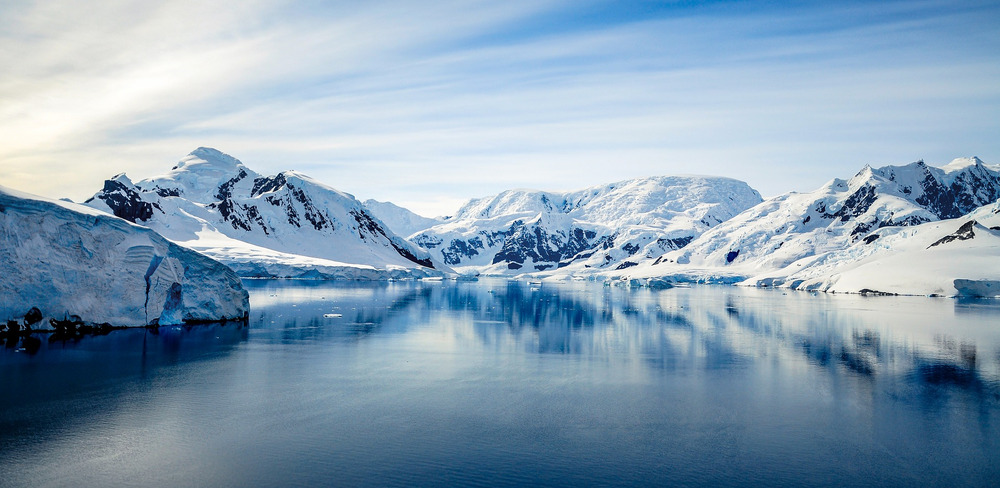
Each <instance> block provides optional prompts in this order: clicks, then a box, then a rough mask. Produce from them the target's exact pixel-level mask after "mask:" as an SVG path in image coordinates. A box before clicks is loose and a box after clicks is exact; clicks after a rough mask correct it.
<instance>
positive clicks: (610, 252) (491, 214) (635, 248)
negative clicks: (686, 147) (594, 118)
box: [410, 176, 761, 274]
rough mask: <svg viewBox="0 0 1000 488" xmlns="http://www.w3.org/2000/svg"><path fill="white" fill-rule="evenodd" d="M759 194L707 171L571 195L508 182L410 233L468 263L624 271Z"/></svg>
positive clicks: (680, 243)
mask: <svg viewBox="0 0 1000 488" xmlns="http://www.w3.org/2000/svg"><path fill="white" fill-rule="evenodd" d="M760 201H761V197H760V194H758V193H757V191H755V190H754V189H753V188H750V186H748V185H747V184H746V183H744V182H742V181H737V180H733V179H729V178H721V177H707V176H659V177H652V178H641V179H635V180H628V181H622V182H618V183H611V184H607V185H601V186H595V187H591V188H586V189H583V190H579V191H574V192H566V193H556V192H545V191H537V190H510V191H505V192H503V193H500V194H498V195H494V196H490V197H486V198H479V199H475V200H471V201H469V202H468V203H466V204H465V205H464V206H463V207H462V208H461V209H459V210H458V212H457V213H456V214H455V215H454V216H453V217H450V218H448V219H447V220H445V221H443V222H440V223H436V224H435V225H433V226H432V227H429V228H427V229H424V230H421V231H418V232H415V233H413V234H411V235H410V240H412V241H413V242H414V243H416V244H418V245H420V246H421V247H423V248H425V249H427V250H429V251H430V252H431V253H432V255H434V256H435V257H436V258H438V259H440V260H441V261H443V262H444V263H445V264H447V265H449V266H454V267H456V269H460V270H466V271H471V270H475V271H478V272H485V273H493V274H520V273H524V272H536V271H548V270H556V269H564V268H565V269H566V270H573V271H581V272H583V271H587V270H623V269H627V268H628V267H630V266H634V265H636V264H638V262H640V261H641V260H644V259H655V258H657V257H659V256H661V255H663V253H665V252H667V251H671V250H675V249H680V248H682V247H684V246H685V245H687V244H688V243H689V242H691V240H692V239H694V238H696V237H697V236H699V235H701V233H703V232H705V231H706V230H708V229H710V228H712V227H713V226H715V225H718V224H720V223H722V222H725V221H726V220H728V219H730V218H732V217H733V216H734V215H736V214H738V213H740V212H741V211H743V210H746V209H747V208H749V207H751V206H753V205H755V204H757V203H759V202H760Z"/></svg>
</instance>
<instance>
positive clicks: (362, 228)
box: [306, 210, 434, 269]
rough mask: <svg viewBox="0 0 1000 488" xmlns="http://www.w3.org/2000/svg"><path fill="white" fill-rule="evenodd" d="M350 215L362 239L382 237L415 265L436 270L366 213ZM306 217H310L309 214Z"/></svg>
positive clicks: (356, 212)
mask: <svg viewBox="0 0 1000 488" xmlns="http://www.w3.org/2000/svg"><path fill="white" fill-rule="evenodd" d="M350 214H351V216H352V217H354V220H355V221H356V222H357V223H358V235H359V236H360V237H361V239H365V237H366V235H367V236H368V237H372V238H374V237H376V236H381V237H382V238H384V239H385V240H387V241H389V245H391V246H392V248H393V249H395V250H396V252H397V253H399V255H400V256H402V257H404V258H406V259H408V260H410V261H412V262H414V263H417V264H419V265H421V266H424V267H427V268H431V269H433V268H434V263H433V262H431V260H430V258H418V257H417V256H415V255H414V254H413V253H412V252H410V250H409V249H407V248H406V247H405V246H403V245H402V244H400V243H398V242H396V241H395V240H394V239H392V238H391V237H389V234H388V233H387V232H386V230H385V229H383V228H382V226H381V225H379V223H378V221H376V220H375V219H374V218H373V217H372V216H371V215H369V214H368V213H367V212H366V211H364V210H360V211H357V210H351V211H350ZM306 216H307V217H308V214H307V215H306Z"/></svg>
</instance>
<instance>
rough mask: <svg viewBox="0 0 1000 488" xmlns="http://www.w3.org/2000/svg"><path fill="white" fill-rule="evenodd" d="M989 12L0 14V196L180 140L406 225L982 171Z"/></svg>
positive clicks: (855, 6)
mask: <svg viewBox="0 0 1000 488" xmlns="http://www.w3.org/2000/svg"><path fill="white" fill-rule="evenodd" d="M998 24H1000V3H998V2H995V1H994V2H977V1H968V2H952V1H919V0H910V1H902V2H894V1H885V2H851V1H841V2H768V1H753V2H743V1H718V2H691V1H649V0H622V1H613V2H600V1H588V0H575V1H561V0H560V1H553V0H530V1H521V0H507V1H502V2H497V1H476V0H468V1H449V0H443V1H437V0H436V1H434V2H415V1H379V0H370V1H347V2H337V1H303V2H294V1H271V0H247V1H241V2H212V1H206V0H177V1H174V0H165V1H161V2H147V1H118V0H102V1H99V2H96V1H95V2H88V1H59V0H54V1H43V2H37V3H36V2H26V1H18V0H13V1H7V2H2V3H0V66H2V69H0V185H3V186H7V187H11V188H16V189H19V190H22V191H27V192H30V193H36V194H40V195H45V196H50V197H69V198H72V199H74V200H77V201H80V200H83V199H85V198H87V197H89V196H91V195H92V194H93V193H95V192H96V191H97V190H99V189H100V188H101V187H102V186H103V181H104V180H105V179H107V178H109V177H111V176H113V175H116V174H118V173H121V172H125V173H127V174H128V175H129V177H131V178H132V179H133V180H140V179H143V178H147V177H150V176H154V175H157V174H161V173H163V172H165V171H167V170H168V169H169V168H170V167H172V166H173V164H174V163H175V162H176V161H178V160H180V159H181V158H182V157H184V156H185V155H186V154H187V153H189V152H191V151H192V150H194V149H195V148H197V147H199V146H207V147H214V148H216V149H219V150H221V151H223V152H225V153H228V154H230V155H232V156H235V157H237V158H239V159H240V160H242V161H243V162H244V163H245V164H246V165H247V166H248V167H250V168H251V169H253V170H255V171H257V172H258V173H261V174H273V173H277V172H278V171H282V170H289V169H293V170H297V171H301V172H303V173H306V174H308V175H310V176H313V177H314V178H316V179H318V180H320V181H323V182H325V183H327V184H329V185H331V186H333V187H335V188H337V189H340V190H344V191H347V192H349V193H352V194H354V195H355V196H356V197H358V198H359V199H362V200H364V199H368V198H375V199H378V200H382V201H386V200H388V201H392V202H394V203H397V204H400V205H403V206H405V207H407V208H410V209H411V210H414V211H416V212H418V213H421V214H423V215H428V216H433V215H447V214H450V213H452V212H454V210H455V209H457V208H458V206H459V205H461V203H462V202H464V201H466V200H468V199H470V198H475V197H481V196H486V195H490V194H495V193H497V192H500V191H502V190H505V189H510V188H534V189H543V190H553V191H557V190H573V189H579V188H584V187H587V186H592V185H597V184H602V183H610V182H614V181H620V180H624V179H629V178H637V177H645V176H652V175H667V174H708V175H720V176H729V177H732V178H737V179H740V180H744V181H746V182H747V183H749V184H750V185H751V186H753V187H754V188H756V189H757V190H758V191H760V192H761V193H762V194H763V195H765V196H769V195H777V194H780V193H784V192H786V191H792V190H795V191H809V190H812V189H815V188H817V187H819V186H820V185H822V184H823V183H825V182H826V181H828V180H830V179H831V178H834V177H850V176H851V175H853V174H854V173H856V172H857V171H858V170H859V169H860V168H861V167H863V166H864V165H865V164H871V165H872V166H881V165H886V164H906V163H909V162H912V161H916V160H918V159H923V160H925V161H927V162H928V163H930V164H933V165H944V164H946V163H947V162H949V161H950V160H951V159H953V158H957V157H967V156H979V157H980V158H981V159H983V160H984V161H986V162H987V163H991V164H997V163H1000V29H998V28H997V27H996V26H997V25H998Z"/></svg>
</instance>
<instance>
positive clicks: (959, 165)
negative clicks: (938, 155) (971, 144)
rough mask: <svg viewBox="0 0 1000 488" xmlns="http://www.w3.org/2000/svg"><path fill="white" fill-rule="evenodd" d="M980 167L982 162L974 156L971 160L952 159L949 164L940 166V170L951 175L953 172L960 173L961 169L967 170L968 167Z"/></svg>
mask: <svg viewBox="0 0 1000 488" xmlns="http://www.w3.org/2000/svg"><path fill="white" fill-rule="evenodd" d="M982 165H983V160H981V159H979V158H978V157H976V156H972V157H971V158H955V159H952V160H951V162H950V163H948V164H946V165H944V166H942V167H941V169H943V170H944V172H945V173H951V172H954V171H962V170H963V169H965V168H968V167H970V166H982Z"/></svg>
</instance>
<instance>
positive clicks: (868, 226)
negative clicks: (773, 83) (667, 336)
mask: <svg viewBox="0 0 1000 488" xmlns="http://www.w3.org/2000/svg"><path fill="white" fill-rule="evenodd" d="M997 198H1000V173H998V172H996V171H994V170H992V169H990V168H988V167H987V166H986V165H984V164H983V162H982V161H980V160H979V159H978V158H963V159H956V160H954V161H952V162H951V164H948V165H947V166H944V167H941V168H936V167H932V166H928V165H927V164H925V163H924V162H922V161H920V162H916V163H912V164H909V165H906V166H884V167H881V168H878V169H873V168H871V167H870V166H865V167H864V169H862V170H861V171H860V172H858V174H856V175H854V177H853V178H851V179H850V180H842V179H834V180H832V181H830V182H828V183H827V184H825V185H823V187H821V188H819V189H817V190H815V191H812V192H809V193H795V192H792V193H786V194H784V195H780V196H777V197H774V198H770V199H768V200H767V201H765V202H763V203H760V204H759V205H756V206H754V207H753V208H751V209H749V210H747V211H745V212H743V213H741V214H739V215H737V216H736V217H733V218H732V219H730V220H728V221H727V222H725V223H723V224H721V225H718V226H716V227H715V228H713V229H712V230H710V231H708V232H705V233H704V234H702V235H701V236H699V237H698V238H697V239H695V240H694V241H693V242H692V243H691V244H690V245H689V246H687V247H685V248H684V249H683V250H681V251H675V252H671V253H668V254H667V255H665V256H664V257H663V259H662V260H661V261H660V263H661V264H662V263H667V264H670V263H676V264H680V265H685V266H687V267H690V268H717V269H722V268H730V269H731V270H732V273H734V274H736V275H740V274H742V275H744V276H751V275H755V274H758V273H760V272H762V271H773V270H778V269H782V268H785V267H787V266H788V265H790V264H792V263H793V262H795V261H798V260H799V259H802V258H804V257H808V256H813V255H817V254H822V253H824V252H828V251H834V250H838V249H844V248H847V247H848V246H850V245H852V244H854V243H856V242H859V241H863V240H865V239H868V238H869V236H870V235H871V234H872V233H873V232H875V231H876V230H878V229H880V228H883V227H891V226H912V225H918V224H922V223H925V222H932V221H937V220H940V219H952V218H957V217H960V216H962V215H965V214H967V213H969V212H971V211H973V210H975V209H976V208H978V207H980V206H982V205H986V204H989V203H993V202H994V201H996V199H997Z"/></svg>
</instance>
